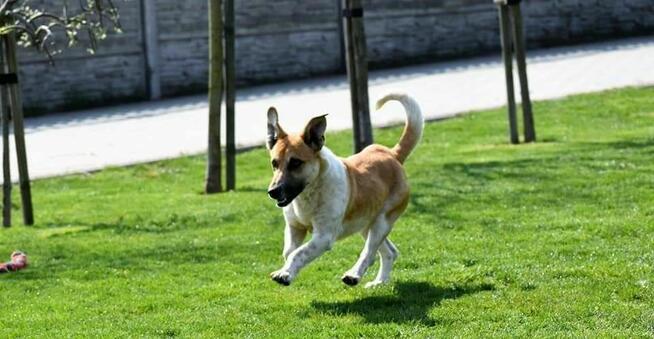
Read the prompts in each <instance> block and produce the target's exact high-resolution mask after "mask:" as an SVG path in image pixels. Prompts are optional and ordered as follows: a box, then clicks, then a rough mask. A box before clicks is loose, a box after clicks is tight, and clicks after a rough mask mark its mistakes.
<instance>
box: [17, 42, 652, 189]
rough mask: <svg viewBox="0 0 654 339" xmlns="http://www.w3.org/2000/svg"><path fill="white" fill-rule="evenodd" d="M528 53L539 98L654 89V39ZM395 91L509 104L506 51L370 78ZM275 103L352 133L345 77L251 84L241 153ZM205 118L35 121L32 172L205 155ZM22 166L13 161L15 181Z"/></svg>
mask: <svg viewBox="0 0 654 339" xmlns="http://www.w3.org/2000/svg"><path fill="white" fill-rule="evenodd" d="M527 54H528V74H529V82H530V87H531V91H532V92H531V96H532V98H533V100H542V99H552V98H557V97H563V96H566V95H570V94H577V93H584V92H593V91H600V90H606V89H611V88H618V87H624V86H643V85H653V84H654V37H645V38H634V39H626V40H618V41H610V42H603V43H596V44H586V45H580V46H574V47H562V48H552V49H542V50H531V51H528V52H527ZM516 84H517V81H516ZM390 91H402V92H406V93H409V94H411V95H412V96H413V97H415V98H416V99H417V101H418V102H419V103H420V105H421V107H422V110H423V113H424V114H425V117H426V118H428V119H436V118H443V117H449V116H453V115H456V114H459V113H463V112H468V111H471V110H478V109H485V108H492V107H498V106H502V105H505V102H506V90H505V84H504V73H503V69H502V63H501V59H500V55H499V54H498V55H497V56H493V57H483V58H473V59H465V60H459V61H451V62H442V63H434V64H426V65H419V66H410V67H403V68H395V69H389V70H381V71H373V72H371V73H370V99H371V105H373V106H374V102H375V101H376V100H377V99H378V98H380V97H382V96H383V95H384V94H386V93H388V92H390ZM516 96H517V97H518V98H519V88H516ZM271 105H274V106H276V107H277V109H278V111H279V113H280V120H281V124H282V126H283V127H284V128H285V129H287V130H289V131H293V130H295V131H297V130H300V129H301V128H302V127H303V126H304V123H305V122H306V121H307V120H308V119H309V118H310V117H312V116H314V115H318V114H324V113H329V117H328V130H329V131H335V130H342V129H349V128H351V124H352V122H351V116H350V106H349V105H350V104H349V91H348V85H347V79H346V77H345V75H342V76H332V77H322V78H314V79H308V80H300V81H293V82H287V83H281V84H274V85H266V86H259V87H252V88H246V89H242V90H239V91H238V94H237V102H236V115H237V117H236V137H237V146H238V147H249V146H255V145H263V142H264V140H265V133H266V126H265V125H266V111H267V108H268V107H269V106H271ZM535 114H536V119H538V112H535ZM371 118H372V121H373V123H374V125H375V126H382V125H389V124H394V123H399V122H402V121H403V120H404V113H403V110H402V108H401V107H400V105H399V104H395V103H393V104H388V105H387V107H385V108H384V109H383V110H382V111H380V112H374V111H371ZM207 120H208V119H207V103H206V97H205V96H204V95H200V96H191V97H183V98H177V99H169V100H162V101H157V102H143V103H136V104H128V105H121V106H114V107H107V108H100V109H92V110H85V111H79V112H72V113H63V114H55V115H50V116H45V117H39V118H29V119H26V138H27V150H28V159H29V169H30V174H31V176H32V178H43V177H49V176H57V175H63V174H69V173H79V172H87V171H93V170H98V169H101V168H104V167H107V166H121V165H129V164H135V163H142V162H148V161H154V160H160V159H166V158H172V157H178V156H181V155H186V154H197V153H201V152H204V151H205V150H206V139H207V137H206V135H207ZM502 133H504V132H502ZM12 147H13V146H12ZM15 164H16V161H15V158H14V159H12V166H13V167H14V168H13V171H12V175H13V179H14V180H15V179H17V171H16V168H15Z"/></svg>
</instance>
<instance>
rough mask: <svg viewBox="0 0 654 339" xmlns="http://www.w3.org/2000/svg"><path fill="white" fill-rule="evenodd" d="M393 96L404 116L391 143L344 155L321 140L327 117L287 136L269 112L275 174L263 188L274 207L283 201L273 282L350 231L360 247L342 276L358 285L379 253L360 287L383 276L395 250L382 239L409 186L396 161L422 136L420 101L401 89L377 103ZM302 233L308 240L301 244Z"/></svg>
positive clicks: (286, 280)
mask: <svg viewBox="0 0 654 339" xmlns="http://www.w3.org/2000/svg"><path fill="white" fill-rule="evenodd" d="M389 100H397V101H399V102H400V103H402V105H403V106H404V109H405V111H406V114H407V119H406V125H405V127H404V132H403V133H402V137H401V138H400V141H399V142H398V144H397V145H395V146H394V147H393V148H387V147H384V146H381V145H371V146H368V147H366V148H365V149H364V150H362V151H361V152H359V153H357V154H355V155H353V156H351V157H349V158H347V159H342V158H339V157H337V156H336V155H334V153H332V151H330V150H329V149H328V148H327V147H325V146H324V143H325V129H326V127H327V121H326V119H325V116H324V115H323V116H319V117H316V118H313V119H311V121H309V123H308V124H307V126H306V127H305V129H304V132H303V133H302V134H300V135H291V134H287V133H285V132H284V130H282V128H281V126H280V125H279V121H278V116H277V111H276V110H275V108H274V107H271V108H270V109H269V110H268V142H267V146H268V149H269V150H270V156H271V158H272V167H273V172H274V174H273V178H272V182H271V184H270V187H269V189H268V194H269V195H270V197H271V198H273V199H275V200H276V201H277V206H279V207H283V210H284V219H285V221H286V228H285V231H284V251H283V256H284V259H285V261H286V262H285V264H284V266H283V267H282V268H281V269H279V270H278V271H275V272H273V273H271V277H272V279H273V280H275V281H276V282H278V283H280V284H283V285H289V284H290V283H291V281H293V279H295V277H296V276H297V274H298V272H299V271H300V270H301V269H302V268H303V267H304V266H305V265H307V264H308V263H309V262H311V261H312V260H314V259H316V258H317V257H318V256H320V255H321V254H323V253H324V252H325V251H327V250H329V249H331V247H332V245H333V244H334V242H336V240H340V239H343V238H345V237H347V236H349V235H352V234H354V233H360V234H362V235H363V237H364V238H365V246H364V247H363V251H362V252H361V255H360V256H359V259H358V260H357V262H356V263H355V264H354V266H353V267H352V268H351V269H350V270H348V271H347V272H345V274H344V275H343V278H342V280H343V282H344V283H346V284H348V285H352V286H354V285H356V284H358V283H359V281H360V280H361V277H363V275H364V273H365V272H366V269H368V267H369V266H370V265H371V264H372V263H373V262H374V259H375V254H376V253H377V252H379V255H380V257H381V266H380V268H379V273H378V274H377V277H376V278H375V280H374V281H372V282H370V283H368V284H367V285H366V287H372V286H376V285H378V284H382V283H385V282H387V281H388V280H389V279H390V273H391V269H392V266H393V262H394V261H395V259H396V258H397V256H398V251H397V249H396V248H395V246H394V245H393V243H392V242H391V241H390V239H388V234H389V233H390V231H391V228H392V227H393V224H394V223H395V221H396V220H397V219H398V218H399V217H400V215H401V214H402V213H403V212H404V210H405V209H406V207H407V204H408V202H409V185H408V183H407V179H406V174H405V172H404V168H403V167H402V163H404V161H405V160H406V158H407V157H408V156H409V154H410V153H411V151H412V150H413V149H414V148H415V146H416V145H417V144H418V141H419V140H420V137H421V135H422V128H423V118H422V114H421V112H420V107H419V106H418V104H417V102H416V101H415V100H413V99H412V98H411V97H409V96H407V95H404V94H389V95H387V96H385V97H384V98H382V99H381V100H379V102H378V103H377V109H379V108H381V106H383V105H384V104H385V103H386V102H387V101H389ZM307 232H311V233H312V237H311V240H310V241H308V242H307V243H305V244H303V242H304V238H305V237H306V235H307Z"/></svg>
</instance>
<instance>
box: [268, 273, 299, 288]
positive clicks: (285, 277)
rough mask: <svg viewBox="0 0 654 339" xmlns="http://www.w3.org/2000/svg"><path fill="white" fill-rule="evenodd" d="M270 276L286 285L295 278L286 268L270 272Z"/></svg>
mask: <svg viewBox="0 0 654 339" xmlns="http://www.w3.org/2000/svg"><path fill="white" fill-rule="evenodd" d="M270 278H272V280H274V281H276V282H278V283H279V284H281V285H284V286H288V285H290V284H291V281H292V280H293V277H292V276H291V273H290V272H288V271H286V270H284V269H281V270H278V271H275V272H272V273H270Z"/></svg>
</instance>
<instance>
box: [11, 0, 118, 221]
mask: <svg viewBox="0 0 654 339" xmlns="http://www.w3.org/2000/svg"><path fill="white" fill-rule="evenodd" d="M31 4H32V2H30V0H0V73H1V74H0V94H1V95H0V100H2V103H1V104H0V111H2V125H3V126H2V132H3V143H4V146H3V180H4V184H3V195H4V196H3V225H4V226H9V225H10V224H11V177H10V176H11V175H10V172H9V154H8V153H9V147H7V146H8V142H9V138H8V134H9V118H10V117H11V120H13V124H14V138H15V142H16V155H17V160H18V173H19V184H20V191H21V199H22V203H23V221H24V223H25V224H26V225H31V224H33V223H34V215H33V211H32V196H31V188H30V179H29V172H28V169H27V151H26V148H25V135H24V127H23V107H22V105H23V104H22V101H21V95H20V86H19V84H18V60H17V53H16V46H17V45H20V46H23V47H33V48H36V49H37V50H38V51H39V52H41V53H43V54H45V55H46V56H47V57H48V58H49V59H50V61H51V62H52V61H53V57H54V55H56V54H58V53H60V52H61V49H62V48H66V47H72V46H74V45H76V44H77V43H78V42H79V41H81V40H87V41H86V42H87V50H88V51H89V52H90V53H93V52H94V51H95V49H96V47H97V42H98V41H99V40H103V39H105V38H106V36H107V33H108V32H109V31H114V32H117V33H120V32H121V28H120V22H119V20H118V19H119V16H118V10H117V8H116V6H115V4H114V3H113V1H112V0H79V1H76V2H75V3H74V4H72V5H71V4H69V1H68V0H61V3H60V4H54V3H49V4H48V5H47V6H46V5H44V3H41V5H42V7H38V8H37V7H32V6H31ZM55 9H56V10H55ZM80 34H85V38H81V37H80ZM60 36H63V37H65V38H63V39H62V38H60Z"/></svg>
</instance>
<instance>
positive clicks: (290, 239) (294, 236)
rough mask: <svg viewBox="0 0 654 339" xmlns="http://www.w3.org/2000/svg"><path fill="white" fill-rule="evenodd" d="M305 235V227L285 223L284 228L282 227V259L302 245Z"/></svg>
mask: <svg viewBox="0 0 654 339" xmlns="http://www.w3.org/2000/svg"><path fill="white" fill-rule="evenodd" d="M306 236H307V229H306V228H301V227H297V226H293V225H292V224H291V223H290V222H287V223H286V228H285V229H284V251H283V252H282V256H283V257H284V260H286V259H288V256H289V255H291V253H293V251H295V250H296V249H297V248H298V247H300V245H302V242H304V238H306Z"/></svg>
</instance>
